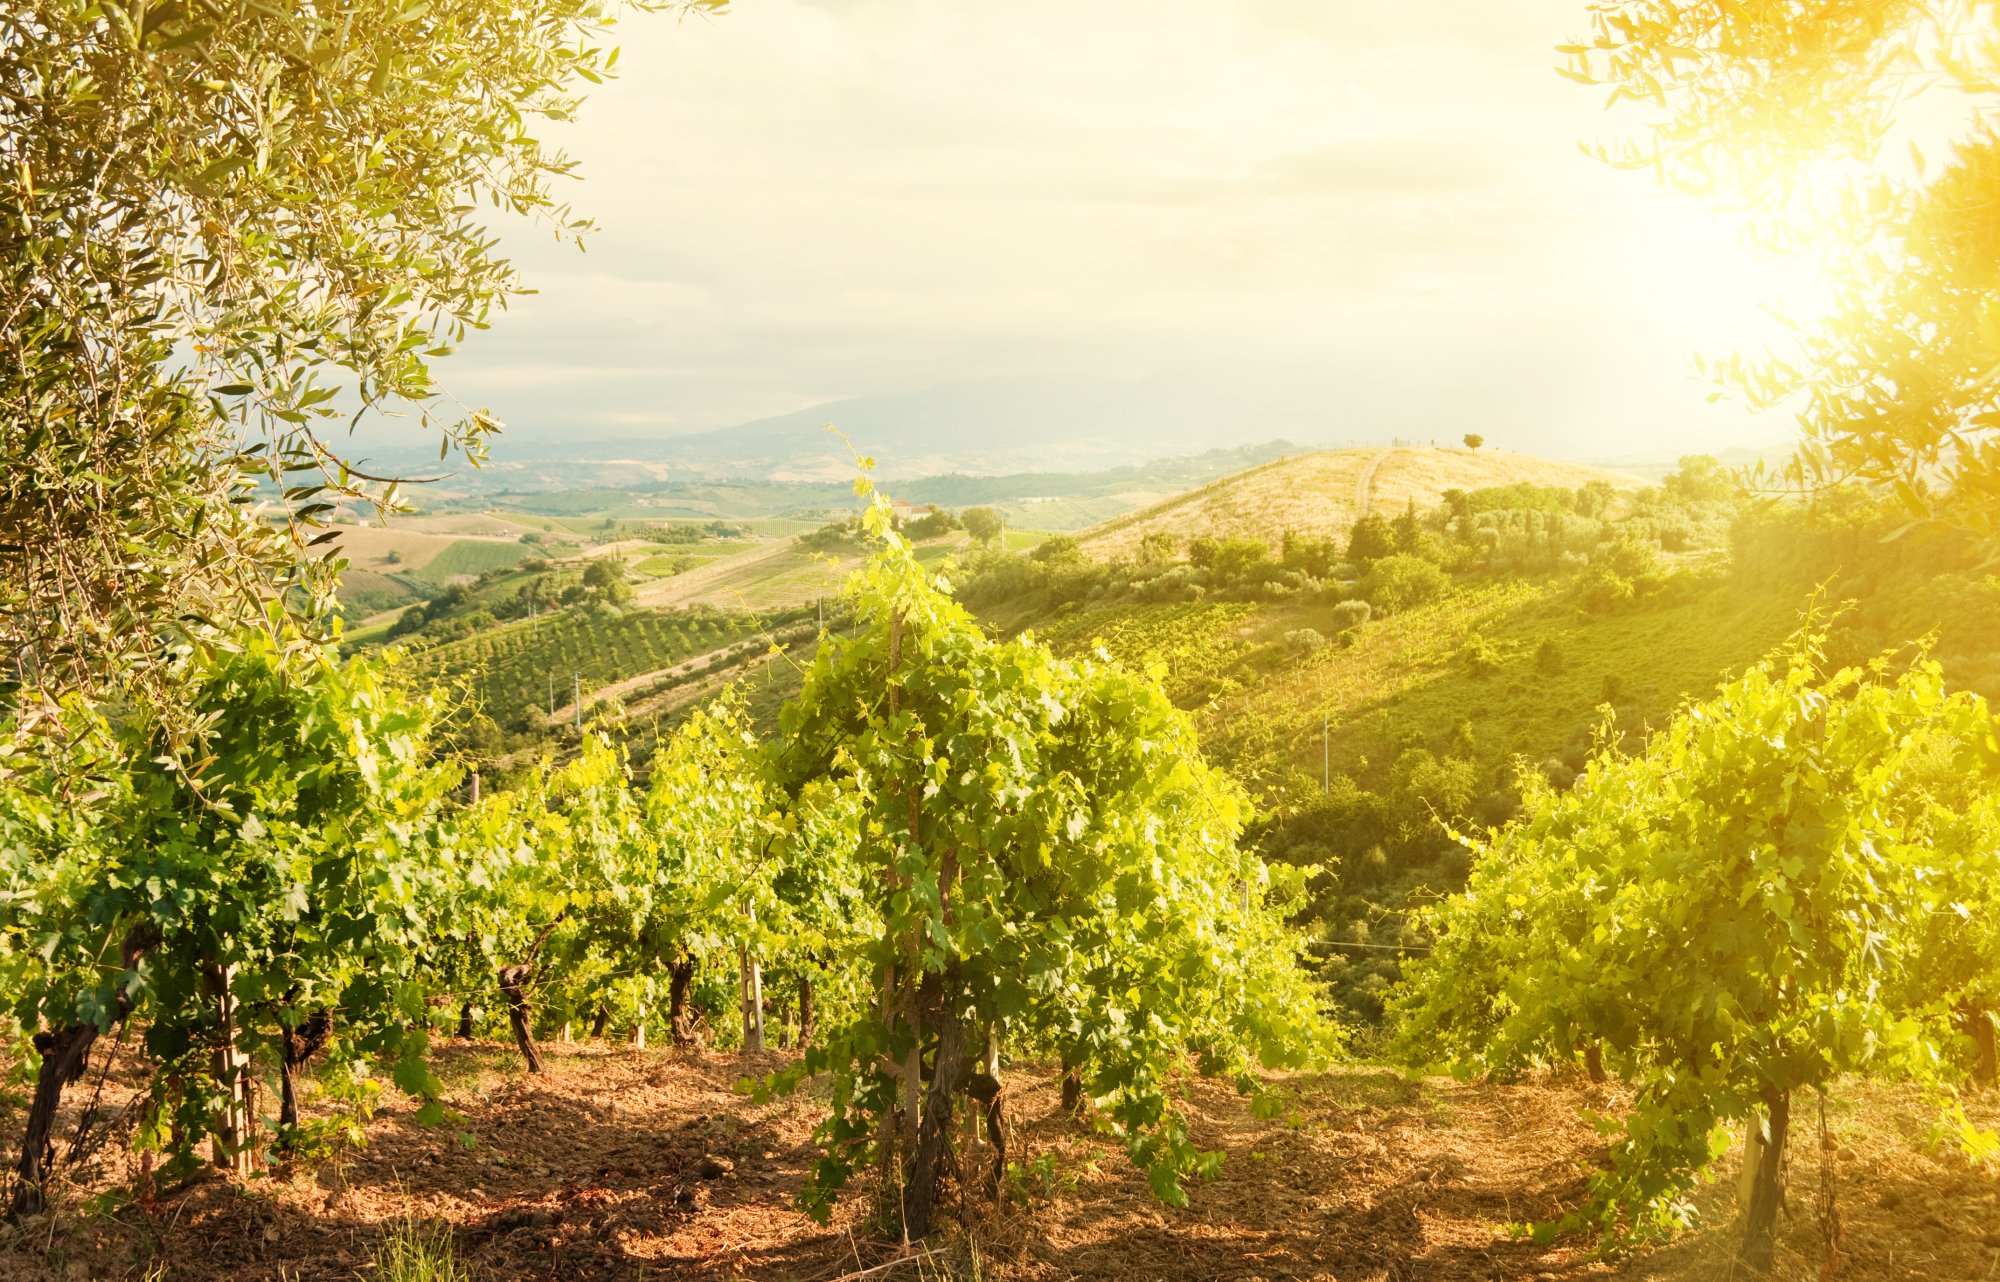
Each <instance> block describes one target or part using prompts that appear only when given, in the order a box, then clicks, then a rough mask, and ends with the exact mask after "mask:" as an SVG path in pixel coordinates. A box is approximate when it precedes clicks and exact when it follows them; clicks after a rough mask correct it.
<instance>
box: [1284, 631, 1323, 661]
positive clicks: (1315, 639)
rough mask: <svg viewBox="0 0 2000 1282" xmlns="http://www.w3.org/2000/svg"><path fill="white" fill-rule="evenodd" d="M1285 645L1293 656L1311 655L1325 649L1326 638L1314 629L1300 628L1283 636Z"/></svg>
mask: <svg viewBox="0 0 2000 1282" xmlns="http://www.w3.org/2000/svg"><path fill="white" fill-rule="evenodd" d="M1285 644H1286V645H1287V646H1288V647H1290V648H1291V650H1292V652H1293V653H1294V654H1300V655H1307V654H1313V653H1316V652H1317V651H1320V650H1324V649H1326V637H1325V635H1324V634H1323V633H1321V632H1320V631H1319V630H1318V629H1316V628H1300V629H1299V630H1298V631H1296V632H1287V633H1286V634H1285Z"/></svg>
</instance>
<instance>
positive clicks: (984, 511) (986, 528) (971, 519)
mask: <svg viewBox="0 0 2000 1282" xmlns="http://www.w3.org/2000/svg"><path fill="white" fill-rule="evenodd" d="M959 519H960V520H962V521H963V522H964V523H965V532H966V533H967V534H970V535H971V536H972V537H973V538H975V539H977V540H979V541H980V542H981V543H991V542H992V541H993V540H994V539H996V538H998V537H999V536H1000V514H999V513H998V512H995V511H994V510H993V509H992V508H990V507H969V508H967V509H965V512H964V514H963V515H962V516H961V517H960V518H959Z"/></svg>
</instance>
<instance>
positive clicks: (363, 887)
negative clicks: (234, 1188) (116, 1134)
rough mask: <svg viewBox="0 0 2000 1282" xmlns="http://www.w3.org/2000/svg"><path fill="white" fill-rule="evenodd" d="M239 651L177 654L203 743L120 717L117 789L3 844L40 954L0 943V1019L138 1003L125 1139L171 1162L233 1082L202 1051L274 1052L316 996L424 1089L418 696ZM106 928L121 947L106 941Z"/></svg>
mask: <svg viewBox="0 0 2000 1282" xmlns="http://www.w3.org/2000/svg"><path fill="white" fill-rule="evenodd" d="M240 646H241V648H240V649H238V650H235V651H233V652H229V651H223V652H213V653H210V654H206V655H202V654H197V655H195V656H192V657H191V658H190V659H189V661H188V665H189V666H188V670H187V673H186V675H185V677H184V687H183V688H184V691H185V695H184V697H185V698H186V699H187V701H188V704H189V706H190V707H191V708H192V709H193V710H194V711H196V712H197V713H198V714H199V715H200V716H201V718H202V722H203V726H204V733H205V734H206V736H207V743H208V745H209V747H210V753H209V755H208V756H207V757H206V758H205V759H203V760H201V761H189V760H186V759H185V758H177V757H176V756H175V755H174V754H173V752H172V750H171V747H170V746H169V743H168V741H167V739H166V736H165V732H163V731H162V730H161V729H160V728H159V727H157V726H155V725H150V724H147V723H146V722H145V721H143V720H139V719H134V720H133V721H131V722H128V723H127V724H126V726H124V727H123V728H122V730H121V732H120V734H119V738H118V742H117V752H118V755H117V757H116V758H115V759H114V760H115V761H116V762H117V763H118V764H117V765H116V766H115V767H114V768H115V769H116V770H117V771H118V774H117V775H116V776H114V779H115V782H114V783H113V784H112V787H113V788H114V790H115V791H114V796H115V797H116V801H117V804H116V805H115V806H114V807H111V808H109V809H108V810H107V812H106V815H105V818H104V820H103V823H102V825H101V827H99V828H98V830H97V832H96V834H95V835H94V836H93V838H92V839H91V840H90V841H89V842H87V843H85V844H83V845H81V846H79V847H77V848H75V849H72V850H70V851H67V852H63V853H62V854H61V856H60V858H59V861H58V862H57V863H55V864H54V865H53V866H47V867H45V868H43V869H42V870H40V871H39V873H38V872H37V871H36V870H35V869H34V868H33V866H32V864H30V863H24V862H20V860H19V858H18V857H19V856H20V855H24V854H27V853H28V852H27V851H26V850H24V849H23V848H22V847H20V846H16V847H15V852H16V855H17V860H16V862H15V863H14V864H13V866H12V867H10V868H9V870H8V875H9V876H10V878H12V879H15V880H16V881H17V882H19V881H20V880H21V879H22V878H25V877H35V878H37V879H42V878H45V879H46V881H45V884H44V885H42V886H41V887H40V888H39V889H38V890H37V891H36V892H35V894H34V896H33V899H34V907H33V913H34V920H35V923H36V930H37V933H38V936H39V937H40V939H41V945H40V951H39V952H38V953H36V954H33V955H30V956H20V955H16V956H15V957H13V958H11V959H10V968H11V970H12V972H13V973H11V974H10V975H9V976H8V982H7V985H6V988H7V991H8V992H9V994H10V995H12V996H14V997H15V999H16V1003H17V1004H16V1015H17V1017H18V1018H20V1019H21V1020H23V1021H24V1023H25V1025H26V1026H28V1027H33V1026H34V1025H35V1023H36V1021H37V1020H38V1019H40V1020H47V1021H50V1022H52V1023H54V1024H55V1025H56V1026H58V1027H61V1026H64V1025H67V1024H70V1023H75V1022H83V1023H93V1024H95V1025H97V1026H98V1028H99V1029H102V1030H108V1028H109V1026H110V1024H111V1023H112V1022H113V1020H114V1019H115V1018H117V1017H118V1016H117V1014H116V1012H117V1011H119V1010H121V1009H123V1008H124V1007H125V1006H135V1007H137V1008H138V1009H139V1010H140V1011H141V1012H143V1017H144V1019H145V1021H146V1049H147V1051H148V1053H149V1054H150V1055H151V1056H152V1057H153V1059H154V1060H155V1062H156V1063H158V1064H160V1065H161V1066H162V1071H161V1072H160V1073H159V1074H158V1075H157V1076H156V1077H155V1078H154V1082H153V1088H152V1099H151V1105H152V1108H153V1110H154V1111H153V1112H152V1113H151V1114H150V1120H149V1121H148V1122H147V1123H146V1127H145V1134H144V1136H143V1137H142V1138H143V1140H144V1142H146V1143H148V1144H151V1145H154V1146H171V1147H172V1148H173V1149H174V1151H175V1153H176V1156H177V1160H178V1161H179V1162H181V1163H183V1164H185V1163H187V1162H189V1161H191V1160H192V1157H191V1150H192V1147H193V1145H194V1144H195V1143H196V1142H198V1141H199V1140H200V1139H201V1138H203V1137H204V1136H207V1135H209V1134H210V1133H212V1132H216V1131H217V1128H218V1126H222V1125H226V1124H224V1123H218V1122H217V1120H216V1118H217V1110H218V1108H219V1102H218V1101H219V1100H221V1099H223V1098H225V1097H226V1094H227V1092H228V1091H229V1090H230V1089H231V1087H232V1086H240V1084H241V1083H240V1073H241V1068H240V1065H236V1064H225V1065H224V1067H223V1068H222V1069H221V1070H220V1072H218V1071H217V1069H216V1068H215V1067H214V1066H213V1056H214V1055H215V1053H216V1052H218V1051H221V1050H229V1049H231V1048H235V1049H246V1050H247V1049H249V1048H252V1047H255V1046H257V1045H259V1044H266V1045H271V1046H274V1047H275V1045H276V1043H277V1042H279V1041H280V1040H281V1036H282V1034H281V1030H282V1029H287V1028H298V1027H300V1026H302V1025H304V1024H306V1023H307V1022H308V1021H309V1020H311V1019H312V1018H313V1017H314V1016H316V1015H321V1016H323V1015H325V1014H327V1013H330V1012H337V1018H336V1021H335V1025H334V1028H333V1036H334V1040H335V1044H336V1045H337V1046H338V1047H339V1048H341V1051H340V1053H341V1054H343V1055H344V1056H345V1058H347V1059H349V1060H352V1059H354V1058H355V1057H356V1056H357V1055H368V1056H373V1057H377V1058H380V1059H382V1060H385V1061H387V1062H388V1063H390V1064H391V1065H393V1069H394V1075H395V1080H396V1082H397V1083H398V1085H400V1086H401V1087H402V1088H403V1089H404V1090H405V1091H407V1092H409V1093H411V1094H415V1095H424V1096H429V1095H434V1094H435V1093H436V1090H437V1087H436V1084H435V1082H434V1081H433V1079H432V1078H431V1076H430V1074H429V1072H428V1070H427V1069H426V1067H425V1064H424V1058H423V1056H424V1051H425V1046H426V1042H425V1035H424V1032H423V1028H424V1023H425V1013H424V1012H425V1004H424V991H425V990H424V988H423V985H422V977H421V959H422V956H423V953H424V949H425V945H426V942H427V937H428V930H427V923H426V920H425V916H424V914H425V912H426V910H428V909H430V908H433V907H434V906H436V905H440V904H443V903H446V902H448V901H449V900H450V898H451V895H452V889H451V888H452V884H453V878H454V876H455V870H454V856H453V854H452V852H451V850H450V848H449V845H448V843H447V842H446V841H445V838H444V833H443V829H442V826H441V823H440V819H441V806H442V802H443V797H444V794H445V792H446V791H447V789H448V788H449V787H450V786H451V785H453V784H454V783H455V782H456V779H457V772H456V771H455V770H454V769H451V768H449V767H439V766H436V765H433V764H432V762H431V759H430V751H429V744H428V742H427V735H428V731H429V726H430V722H431V719H432V717H433V716H434V713H435V708H434V706H433V705H432V704H431V703H430V702H429V701H425V700H413V699H410V698H408V697H406V696H404V695H402V694H400V693H399V692H398V691H397V690H396V688H395V686H394V684H393V683H392V682H391V681H390V680H389V677H388V671H387V669H385V667H384V665H382V664H381V663H379V662H370V661H365V660H356V661H350V662H349V663H347V664H346V665H344V666H336V665H335V664H334V663H333V662H332V661H331V660H330V659H329V658H327V657H326V656H324V655H322V654H320V653H319V652H317V651H314V650H304V651H300V650H296V649H293V650H291V651H290V653H289V654H288V653H286V651H285V649H284V648H281V647H280V646H277V645H274V644H272V643H271V642H270V641H268V639H267V638H266V637H265V635H264V634H262V633H251V634H249V635H247V636H246V637H244V638H243V639H242V641H241V642H240ZM24 888H25V887H24ZM120 938H123V939H124V940H125V941H126V951H127V956H126V957H125V959H124V960H123V962H122V963H120V962H115V961H113V960H112V959H111V958H110V957H107V955H106V953H107V948H108V946H110V945H115V944H116V943H117V941H118V940H119V939H120ZM107 941H108V942H107ZM232 1008H233V1009H232ZM224 1012H227V1016H226V1017H225V1015H224ZM232 1026H233V1027H232ZM427 1120H428V1115H427ZM169 1124H171V1125H169ZM240 1141H241V1137H240V1136H239V1142H240Z"/></svg>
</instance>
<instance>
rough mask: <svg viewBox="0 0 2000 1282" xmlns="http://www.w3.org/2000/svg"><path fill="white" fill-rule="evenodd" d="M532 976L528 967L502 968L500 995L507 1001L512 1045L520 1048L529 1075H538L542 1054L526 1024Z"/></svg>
mask: <svg viewBox="0 0 2000 1282" xmlns="http://www.w3.org/2000/svg"><path fill="white" fill-rule="evenodd" d="M533 974H534V969H533V967H529V966H502V967H501V968H500V995H501V996H502V997H505V998H506V999H507V1022H508V1023H509V1024H511V1025H512V1026H513V1028H514V1044H515V1045H517V1046H519V1047H520V1048H521V1057H522V1058H523V1059H525V1060H527V1061H528V1071H529V1072H530V1073H540V1072H542V1071H543V1068H542V1052H541V1049H540V1048H539V1047H537V1046H536V1045H535V1033H534V1029H533V1027H532V1026H531V1025H530V1024H529V1022H528V1015H529V1010H528V994H527V991H526V989H527V983H528V980H529V978H530V977H531V976H532V975H533Z"/></svg>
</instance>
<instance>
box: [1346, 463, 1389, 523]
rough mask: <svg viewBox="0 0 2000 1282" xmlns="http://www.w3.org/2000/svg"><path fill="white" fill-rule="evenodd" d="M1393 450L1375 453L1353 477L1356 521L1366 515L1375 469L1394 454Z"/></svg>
mask: <svg viewBox="0 0 2000 1282" xmlns="http://www.w3.org/2000/svg"><path fill="white" fill-rule="evenodd" d="M1395 452H1396V451H1395V450H1394V449H1386V450H1383V451H1382V452H1381V453H1379V454H1377V455H1376V456H1375V457H1374V458H1371V459H1369V460H1368V466H1366V467H1364V468H1362V469H1361V475H1360V476H1359V477H1357V478H1355V481H1354V519H1355V520H1357V521H1358V520H1360V519H1361V518H1362V517H1364V516H1367V515H1368V492H1369V490H1370V489H1371V488H1372V487H1373V486H1374V484H1375V472H1376V469H1378V468H1380V467H1381V466H1382V463H1383V461H1384V460H1386V459H1387V458H1388V457H1389V456H1390V455H1391V454H1394V453H1395Z"/></svg>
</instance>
